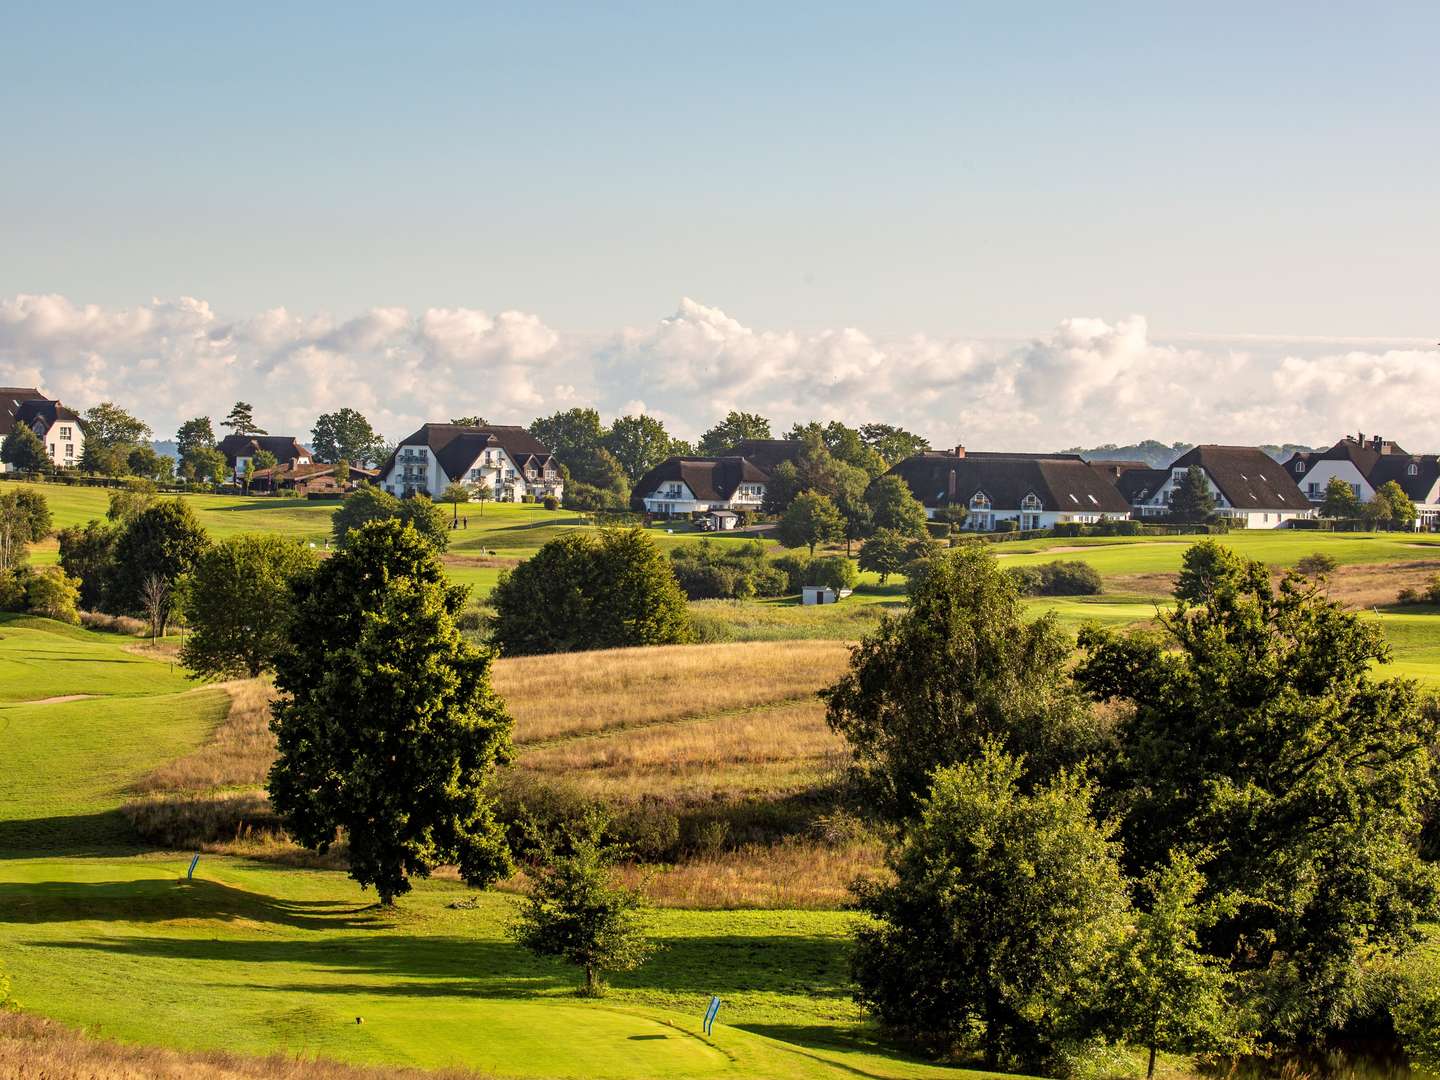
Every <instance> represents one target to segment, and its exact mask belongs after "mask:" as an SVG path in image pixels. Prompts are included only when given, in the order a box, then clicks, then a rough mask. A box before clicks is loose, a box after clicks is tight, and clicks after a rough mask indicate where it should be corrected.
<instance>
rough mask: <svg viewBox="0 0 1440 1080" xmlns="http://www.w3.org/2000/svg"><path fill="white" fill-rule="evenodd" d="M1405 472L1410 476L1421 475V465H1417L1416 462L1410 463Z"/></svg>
mask: <svg viewBox="0 0 1440 1080" xmlns="http://www.w3.org/2000/svg"><path fill="white" fill-rule="evenodd" d="M1405 472H1406V474H1407V475H1409V476H1419V475H1420V466H1419V465H1416V464H1415V463H1414V462H1411V463H1410V465H1409V466H1408V467H1407V468H1406V469H1405Z"/></svg>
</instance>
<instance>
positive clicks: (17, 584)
mask: <svg viewBox="0 0 1440 1080" xmlns="http://www.w3.org/2000/svg"><path fill="white" fill-rule="evenodd" d="M29 579H30V573H29V571H28V570H25V569H23V568H17V569H14V570H0V611H24V610H25V609H26V594H27V593H28V591H29V588H28V586H29V584H30V580H29Z"/></svg>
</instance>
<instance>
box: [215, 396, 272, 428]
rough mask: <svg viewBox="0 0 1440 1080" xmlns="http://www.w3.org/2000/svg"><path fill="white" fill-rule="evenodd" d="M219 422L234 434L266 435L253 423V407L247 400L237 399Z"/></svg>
mask: <svg viewBox="0 0 1440 1080" xmlns="http://www.w3.org/2000/svg"><path fill="white" fill-rule="evenodd" d="M220 423H221V424H222V425H224V426H225V427H227V428H229V429H230V430H231V431H232V432H233V433H235V434H236V435H268V434H269V432H267V431H265V430H264V429H263V428H261V427H259V426H258V425H257V424H256V423H255V409H254V407H253V406H252V405H251V404H250V403H249V402H248V401H237V402H236V403H235V404H234V405H233V406H232V407H231V409H230V413H229V415H228V416H226V417H225V419H224V420H221V421H220Z"/></svg>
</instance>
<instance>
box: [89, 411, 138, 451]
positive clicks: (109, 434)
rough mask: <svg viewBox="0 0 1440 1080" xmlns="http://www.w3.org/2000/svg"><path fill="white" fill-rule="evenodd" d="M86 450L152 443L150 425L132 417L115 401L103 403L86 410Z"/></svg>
mask: <svg viewBox="0 0 1440 1080" xmlns="http://www.w3.org/2000/svg"><path fill="white" fill-rule="evenodd" d="M80 426H81V427H82V428H84V430H85V448H86V449H87V450H88V449H89V448H90V447H91V446H95V447H111V446H124V447H127V448H129V447H132V446H139V445H140V444H141V443H145V442H149V441H150V425H149V424H147V423H145V421H143V420H141V419H139V418H138V417H135V416H132V415H131V414H130V413H128V412H126V411H125V410H124V409H122V408H121V407H120V406H119V405H116V404H115V403H114V402H113V401H102V402H101V403H100V404H99V405H95V406H92V407H91V408H89V409H86V410H85V415H84V418H83V419H82V420H81V425H80Z"/></svg>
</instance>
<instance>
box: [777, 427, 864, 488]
mask: <svg viewBox="0 0 1440 1080" xmlns="http://www.w3.org/2000/svg"><path fill="white" fill-rule="evenodd" d="M785 437H786V438H787V439H796V440H799V441H801V442H806V443H810V444H812V445H813V444H816V443H818V444H820V445H822V446H824V447H825V449H826V450H828V451H829V452H830V454H831V456H833V457H834V458H836V459H837V460H839V461H843V462H845V463H846V464H847V465H853V466H855V467H856V468H858V469H864V470H865V473H866V474H867V476H870V477H875V476H879V475H880V474H881V473H883V472H884V471H885V470H886V468H888V466H887V465H886V464H885V459H884V458H883V457H881V456H880V454H879V452H878V451H877V450H875V449H874V448H873V447H871V446H868V445H867V444H866V442H865V440H864V439H863V438H862V437H861V434H860V432H859V431H858V430H857V429H855V428H852V427H849V426H848V425H846V424H843V423H841V422H840V421H839V420H831V421H830V422H829V423H821V422H820V421H818V420H812V421H811V422H810V423H808V424H800V423H797V424H794V425H793V426H792V427H791V428H790V431H789V432H788V433H787V434H786V436H785Z"/></svg>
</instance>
